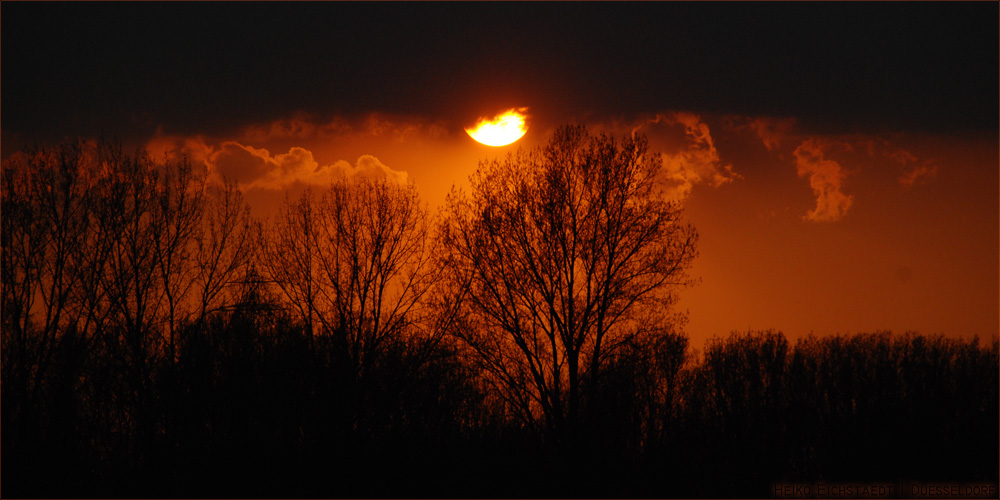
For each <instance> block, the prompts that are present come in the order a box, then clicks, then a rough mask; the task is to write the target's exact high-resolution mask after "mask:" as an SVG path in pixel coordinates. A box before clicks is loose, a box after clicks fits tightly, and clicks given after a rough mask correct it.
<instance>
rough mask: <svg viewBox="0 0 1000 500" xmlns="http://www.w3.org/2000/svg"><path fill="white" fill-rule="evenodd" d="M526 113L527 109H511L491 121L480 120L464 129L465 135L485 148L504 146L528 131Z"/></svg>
mask: <svg viewBox="0 0 1000 500" xmlns="http://www.w3.org/2000/svg"><path fill="white" fill-rule="evenodd" d="M527 112H528V108H513V109H508V110H507V111H504V112H502V113H500V114H498V115H496V116H494V117H493V119H492V120H488V119H486V118H480V119H479V122H477V123H476V124H475V125H474V126H472V127H469V128H467V129H465V133H467V134H469V137H472V138H473V139H475V140H477V141H479V142H481V143H483V144H485V145H487V146H506V145H508V144H511V143H513V142H514V141H517V140H518V139H520V138H521V137H524V134H525V133H526V132H527V131H528V126H527V119H528V115H527Z"/></svg>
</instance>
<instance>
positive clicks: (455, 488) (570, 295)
mask: <svg viewBox="0 0 1000 500" xmlns="http://www.w3.org/2000/svg"><path fill="white" fill-rule="evenodd" d="M203 168H204V167H202V166H198V165H195V164H193V163H192V162H191V161H189V160H188V159H186V158H173V159H154V158H151V157H150V156H149V155H148V154H147V153H146V152H145V151H143V150H138V151H136V152H134V153H126V152H124V151H123V149H122V147H121V146H120V145H118V144H116V143H113V142H99V143H93V142H86V141H77V142H73V143H66V144H62V145H58V146H42V147H37V148H34V149H32V150H28V151H25V152H20V153H16V154H14V155H11V156H10V157H9V158H8V159H7V160H6V161H5V162H4V165H3V179H2V245H3V247H2V255H0V278H2V279H0V282H2V350H0V353H2V374H0V377H2V378H0V390H2V412H0V413H2V428H0V429H2V430H0V432H2V455H3V460H2V477H3V481H2V484H0V488H2V491H0V494H2V496H3V497H8V498H9V497H50V498H51V497H174V498H178V497H272V498H274V497H534V498H538V497H605V498H611V497H619V498H620V497H645V498H650V497H661V498H662V497H733V496H737V497H740V496H741V497H767V496H771V494H772V491H773V490H772V488H773V485H775V484H777V483H807V482H815V481H828V482H829V481H841V482H848V481H882V482H892V483H900V482H905V481H919V482H981V483H992V484H996V482H997V480H998V469H1000V463H998V454H997V450H998V448H997V443H998V430H997V422H998V421H1000V415H998V364H1000V362H998V340H997V338H996V337H993V338H992V339H990V340H989V341H986V342H982V343H981V342H980V340H979V339H978V338H972V339H964V338H956V337H946V336H943V335H934V336H925V335H918V334H914V333H906V334H902V335H899V334H891V333H889V332H876V333H870V334H854V335H842V336H830V337H815V336H808V337H804V338H801V339H798V340H797V341H796V342H794V343H791V342H789V340H788V339H787V338H786V337H785V336H784V335H783V334H782V333H781V332H777V331H770V330H769V331H747V332H733V333H731V334H730V335H729V336H727V337H717V338H713V339H712V340H710V341H708V342H707V343H706V345H705V346H704V348H703V349H702V350H700V351H699V350H696V349H694V347H693V346H691V345H689V341H688V338H687V336H686V335H685V334H684V332H683V324H684V317H683V315H682V314H679V313H678V312H677V311H675V310H674V308H673V306H674V305H675V304H676V301H677V297H678V294H679V293H680V292H681V290H682V289H683V288H684V287H686V286H689V285H691V284H693V283H694V280H693V279H692V277H691V276H689V274H688V270H689V268H690V265H691V262H692V260H693V259H694V258H695V257H696V255H697V251H696V246H697V232H696V230H695V228H694V227H693V226H691V225H690V224H689V223H687V222H685V220H684V218H683V211H682V209H681V207H680V205H679V204H678V203H677V202H676V201H671V200H670V199H669V198H668V197H667V195H666V193H665V192H664V189H663V187H662V182H661V177H662V176H661V172H660V170H661V168H662V164H661V160H660V156H659V155H658V154H655V153H653V152H651V151H650V150H649V146H648V143H647V141H646V140H645V138H644V137H642V136H641V135H634V136H626V137H624V138H622V139H615V138H613V137H610V136H607V135H602V134H599V135H593V134H591V133H590V132H588V131H587V130H586V129H585V128H584V127H581V126H564V127H562V128H560V129H558V130H557V131H556V132H555V133H554V135H553V136H552V138H551V139H550V140H549V142H548V143H547V144H546V145H544V146H542V147H539V148H535V149H531V150H528V151H519V152H518V153H516V154H511V155H508V156H507V157H505V158H500V159H492V160H484V161H482V162H481V163H480V165H479V168H478V169H477V171H476V172H475V173H474V174H473V176H472V177H471V178H470V181H471V187H470V189H469V191H468V192H466V191H463V190H459V189H453V190H452V192H451V194H450V195H449V197H448V200H447V201H446V203H445V205H444V206H443V207H442V209H441V210H440V211H439V212H438V213H436V214H432V213H430V212H429V211H428V210H427V208H426V206H425V205H423V204H422V202H421V201H420V199H419V196H418V194H417V190H416V188H415V187H414V186H413V185H412V184H399V183H396V182H395V181H393V180H391V179H387V178H384V177H383V178H377V177H362V176H355V177H350V178H347V177H345V178H342V179H339V180H337V181H335V182H334V183H333V184H332V185H330V186H329V187H328V188H326V189H322V190H319V191H311V190H310V191H306V192H305V193H303V194H301V195H300V196H297V197H291V196H286V199H285V203H284V204H283V205H282V207H281V209H280V210H279V211H278V212H277V213H275V214H272V216H271V217H268V218H266V219H264V220H258V219H255V218H254V217H252V216H251V215H250V212H249V209H248V207H247V205H246V203H245V201H244V200H243V197H242V194H241V191H240V189H239V187H238V185H237V184H236V183H234V182H231V181H222V182H219V181H218V180H217V179H215V178H214V177H212V176H210V175H208V173H207V172H205V171H204V170H203ZM994 491H995V490H994Z"/></svg>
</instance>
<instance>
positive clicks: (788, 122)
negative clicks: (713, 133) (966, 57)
mask: <svg viewBox="0 0 1000 500" xmlns="http://www.w3.org/2000/svg"><path fill="white" fill-rule="evenodd" d="M722 125H723V127H726V128H727V129H730V130H734V131H737V132H740V131H747V130H749V131H751V132H753V133H754V135H756V136H757V138H758V139H760V141H761V142H762V143H763V144H764V147H765V148H767V150H768V151H776V150H777V149H778V148H779V147H780V146H781V143H782V142H784V141H785V140H787V139H792V137H790V136H792V135H793V133H794V131H795V129H796V127H797V126H798V120H796V119H795V118H775V117H770V116H754V117H750V116H740V115H727V116H724V117H723V118H722Z"/></svg>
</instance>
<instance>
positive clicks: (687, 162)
mask: <svg viewBox="0 0 1000 500" xmlns="http://www.w3.org/2000/svg"><path fill="white" fill-rule="evenodd" d="M638 132H641V133H644V134H646V136H647V137H648V138H649V141H650V145H651V147H652V149H654V150H656V149H661V150H663V149H666V151H664V152H662V153H661V156H662V158H663V175H664V178H665V180H666V181H667V182H668V183H669V184H671V185H672V192H671V196H672V197H674V198H678V199H681V200H683V199H685V198H687V197H688V196H689V195H690V194H691V190H692V189H694V186H695V185H697V184H707V185H709V186H712V187H719V186H721V185H723V184H726V183H729V182H732V181H733V179H740V178H742V177H741V176H740V175H739V174H737V173H736V172H734V171H733V167H732V165H729V164H723V163H722V162H721V160H720V159H719V151H718V149H716V147H715V143H714V141H713V140H712V134H711V131H710V130H709V127H708V125H707V124H706V123H705V122H703V121H702V120H701V118H700V117H699V116H698V115H696V114H693V113H687V112H670V113H660V114H657V115H656V116H655V117H654V118H652V119H649V120H647V121H645V122H644V123H642V124H640V125H638V126H636V127H634V128H633V129H632V133H638Z"/></svg>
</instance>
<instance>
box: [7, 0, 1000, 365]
mask: <svg viewBox="0 0 1000 500" xmlns="http://www.w3.org/2000/svg"><path fill="white" fill-rule="evenodd" d="M998 8H1000V7H998V4H997V3H996V2H877V3H876V2H788V3H784V2H774V3H769V2H765V3H755V2H621V3H619V2H572V3H571V2H565V3H563V2H539V3H535V2H454V3H452V2H445V3H423V2H400V3H386V2H287V3H284V2H278V3H270V2H213V3H202V2H178V3H173V2H69V3H50V2H6V3H4V5H3V16H2V24H3V29H2V30H0V37H2V43H0V50H2V57H0V60H2V61H3V80H2V83H3V85H2V87H0V88H2V93H3V95H2V100H3V107H2V108H0V110H2V120H0V122H2V125H0V146H2V150H0V157H3V158H7V157H9V156H10V155H11V154H12V153H13V152H14V151H17V150H19V149H21V148H24V147H30V146H32V145H35V144H55V143H58V142H60V141H62V140H65V139H72V138H77V137H83V138H87V139H96V138H98V137H102V136H103V137H107V138H117V139H120V140H122V141H123V142H124V143H125V144H126V145H127V146H129V147H131V146H138V145H146V146H148V147H149V149H150V150H151V152H152V153H154V155H161V156H162V155H166V154H169V153H170V152H171V151H173V152H175V153H176V152H177V151H183V152H185V153H187V154H188V155H189V156H190V157H191V158H192V159H194V160H195V161H196V162H197V163H198V164H199V165H201V166H202V168H205V169H208V170H209V171H210V173H212V174H213V175H216V174H224V175H226V176H229V177H231V178H234V179H236V180H238V181H239V182H240V183H241V184H242V185H243V186H244V188H245V189H246V191H247V198H248V200H249V201H250V202H251V203H252V205H253V210H254V213H255V214H257V215H258V216H266V215H267V214H268V213H270V212H271V211H272V210H273V209H274V208H275V207H276V206H277V205H278V204H279V203H280V202H281V200H282V199H283V197H284V196H285V191H286V190H289V191H290V192H292V193H293V194H294V193H295V192H297V191H300V190H302V189H304V188H305V187H306V186H310V185H311V186H318V187H322V186H324V185H326V184H328V183H329V181H330V180H331V179H332V178H335V177H338V176H345V175H348V176H354V175H363V176H373V175H377V176H390V177H392V178H394V179H397V180H399V181H412V182H414V183H416V185H417V186H418V188H419V191H420V193H421V195H422V197H423V199H424V200H425V201H427V203H428V204H429V205H430V206H431V207H432V208H434V207H436V206H437V205H439V204H440V203H441V202H442V201H443V200H444V197H445V195H446V193H447V192H448V190H449V189H450V188H451V187H452V186H453V185H458V186H465V185H467V184H466V183H467V177H468V176H469V174H470V173H472V172H473V170H474V169H475V168H476V165H477V163H478V161H479V160H481V159H485V158H488V157H491V156H495V155H500V154H504V153H505V152H506V151H510V150H512V149H514V148H517V147H532V146H536V145H540V144H543V143H544V142H545V141H546V140H547V139H548V137H549V135H550V133H551V131H552V130H553V129H554V128H555V127H557V126H559V125H562V124H566V123H570V122H576V123H584V124H586V125H588V126H589V127H590V128H591V130H593V131H609V132H611V133H613V134H615V135H618V136H620V135H622V134H626V133H630V132H633V131H639V132H643V133H645V134H647V135H648V137H649V139H650V144H651V147H652V148H653V149H654V150H659V151H660V152H662V153H663V155H664V156H663V159H664V167H665V168H664V182H667V183H668V184H669V185H670V187H671V192H672V194H673V195H674V196H675V197H677V198H678V199H680V200H682V201H683V203H684V206H685V207H686V210H687V215H688V217H689V218H690V220H691V222H693V223H694V225H695V226H696V228H697V229H698V231H699V233H700V235H701V239H700V257H698V258H697V260H696V261H695V263H694V268H693V269H692V274H693V275H694V276H696V277H700V278H701V284H700V285H698V286H696V287H694V288H691V289H687V290H684V291H683V292H682V295H681V302H680V306H681V307H682V308H687V309H689V310H690V322H689V324H688V325H687V331H688V333H689V334H690V335H691V336H692V338H693V341H694V342H693V343H694V345H695V346H700V345H701V343H702V341H703V340H704V339H706V338H709V337H711V336H713V335H727V334H728V333H729V332H730V331H731V330H745V329H747V328H754V329H763V328H776V329H780V330H782V331H784V332H785V333H786V334H787V335H789V336H790V337H793V338H794V337H798V336H801V335H804V334H808V333H809V332H815V333H816V334H834V333H854V332H859V331H874V330H878V329H891V330H893V331H897V332H901V331H905V330H916V331H919V332H920V333H925V334H931V333H938V332H941V333H945V334H948V335H963V336H968V335H974V334H978V335H980V336H983V337H990V336H994V335H997V334H998V330H1000V311H998V308H1000V291H998V281H1000V280H998V276H1000V269H998V267H1000V258H998V257H1000V249H998V242H1000V210H998V206H1000V202H998V198H1000V196H998V186H1000V179H998V176H1000V161H998V135H997V125H998V114H997V110H998V104H997V99H998V94H997V88H998V75H1000V70H998V64H1000V63H998V61H1000V52H998V50H1000V46H998V43H997V40H998V39H1000V37H998V31H997V23H996V19H997V17H998ZM522 107H523V108H528V113H529V115H530V117H529V120H528V126H529V130H528V132H527V134H526V135H525V136H524V137H523V138H522V139H521V140H519V141H518V142H516V143H514V144H513V145H511V146H506V147H500V148H492V147H489V146H485V145H482V144H479V143H477V142H475V141H473V140H472V139H471V138H469V136H468V135H467V134H466V133H465V131H464V128H465V127H468V126H471V125H473V124H474V123H475V122H476V120H477V119H478V118H480V117H483V116H493V115H494V114H496V113H498V112H501V111H503V110H506V109H511V108H522Z"/></svg>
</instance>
